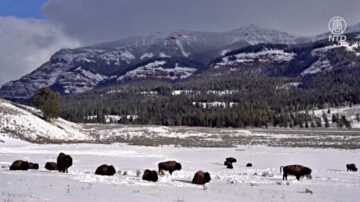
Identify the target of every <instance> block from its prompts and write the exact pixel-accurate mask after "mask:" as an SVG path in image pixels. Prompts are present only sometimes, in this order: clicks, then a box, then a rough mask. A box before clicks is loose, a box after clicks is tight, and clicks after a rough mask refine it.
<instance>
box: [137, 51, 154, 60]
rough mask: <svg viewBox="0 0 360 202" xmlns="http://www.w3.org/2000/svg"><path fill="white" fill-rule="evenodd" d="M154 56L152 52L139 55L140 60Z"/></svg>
mask: <svg viewBox="0 0 360 202" xmlns="http://www.w3.org/2000/svg"><path fill="white" fill-rule="evenodd" d="M152 57H154V54H153V53H144V54H143V55H142V56H141V57H140V60H143V59H145V58H152Z"/></svg>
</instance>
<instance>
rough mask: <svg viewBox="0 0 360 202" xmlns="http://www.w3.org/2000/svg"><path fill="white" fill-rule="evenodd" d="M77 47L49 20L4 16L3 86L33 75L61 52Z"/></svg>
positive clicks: (0, 43)
mask: <svg viewBox="0 0 360 202" xmlns="http://www.w3.org/2000/svg"><path fill="white" fill-rule="evenodd" d="M77 46H80V43H79V42H78V41H77V40H75V39H71V38H69V37H67V36H65V35H64V34H63V33H62V31H61V30H60V29H59V28H57V27H56V26H54V25H52V24H51V23H49V22H47V21H45V20H36V19H20V18H15V17H1V16H0V72H1V73H0V85H2V84H4V83H5V82H8V81H10V80H14V79H18V78H20V77H21V76H23V75H25V74H27V73H30V72H31V71H33V70H34V69H36V68H37V67H39V66H40V65H41V64H43V63H44V62H46V61H48V60H49V58H50V56H51V55H52V54H53V53H55V52H56V51H58V50H59V49H61V48H73V47H77Z"/></svg>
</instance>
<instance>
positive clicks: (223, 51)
mask: <svg viewBox="0 0 360 202" xmlns="http://www.w3.org/2000/svg"><path fill="white" fill-rule="evenodd" d="M228 52H230V50H229V49H225V50H222V51H221V52H220V55H221V56H225V55H226V53H228Z"/></svg>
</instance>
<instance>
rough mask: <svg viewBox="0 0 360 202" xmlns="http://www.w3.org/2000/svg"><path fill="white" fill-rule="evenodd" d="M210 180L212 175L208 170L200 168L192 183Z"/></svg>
mask: <svg viewBox="0 0 360 202" xmlns="http://www.w3.org/2000/svg"><path fill="white" fill-rule="evenodd" d="M210 180H211V177H210V174H209V173H208V172H204V171H202V170H199V171H197V172H196V173H195V175H194V178H193V180H192V183H193V184H206V183H208V182H210Z"/></svg>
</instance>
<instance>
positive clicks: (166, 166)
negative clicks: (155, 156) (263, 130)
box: [158, 161, 181, 175]
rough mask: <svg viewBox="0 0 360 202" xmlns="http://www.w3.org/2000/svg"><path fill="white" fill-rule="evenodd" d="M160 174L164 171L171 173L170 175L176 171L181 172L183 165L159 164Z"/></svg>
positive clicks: (174, 162) (166, 162)
mask: <svg viewBox="0 0 360 202" xmlns="http://www.w3.org/2000/svg"><path fill="white" fill-rule="evenodd" d="M158 167H159V173H162V172H163V171H164V170H165V171H169V173H170V175H172V173H173V172H174V171H175V170H181V164H180V163H178V162H176V161H165V162H161V163H159V164H158Z"/></svg>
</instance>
